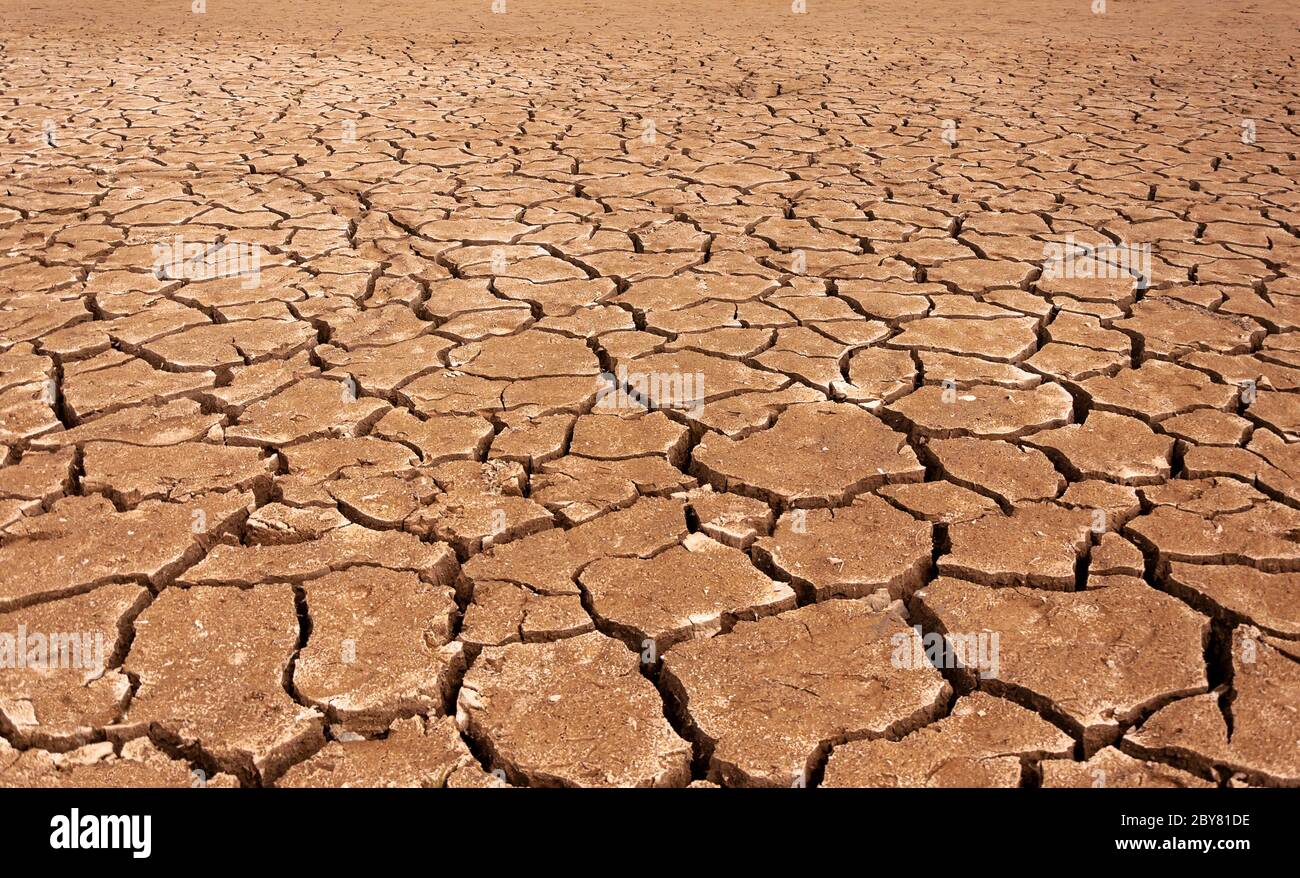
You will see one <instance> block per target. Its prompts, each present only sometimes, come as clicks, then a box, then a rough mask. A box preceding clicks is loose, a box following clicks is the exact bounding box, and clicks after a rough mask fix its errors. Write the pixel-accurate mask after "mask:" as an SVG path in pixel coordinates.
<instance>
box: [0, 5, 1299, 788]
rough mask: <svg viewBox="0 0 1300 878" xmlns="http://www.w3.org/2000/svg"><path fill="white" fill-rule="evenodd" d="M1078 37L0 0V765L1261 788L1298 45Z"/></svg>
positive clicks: (1293, 685) (1124, 24) (660, 9)
mask: <svg viewBox="0 0 1300 878" xmlns="http://www.w3.org/2000/svg"><path fill="white" fill-rule="evenodd" d="M927 6H933V7H934V8H929V9H927V8H924V7H927ZM1100 6H1101V9H1100V10H1098V8H1097V7H1098V3H1092V4H1090V3H1089V2H1087V0H1071V2H1068V3H1065V2H1040V0H1008V2H1000V3H992V2H971V0H956V2H950V3H943V4H905V3H881V2H861V3H860V2H847V0H807V2H806V4H805V3H800V2H795V3H793V4H791V3H786V2H782V0H761V2H760V0H737V2H729V3H724V2H719V0H689V2H688V0H670V2H669V0H666V2H657V3H652V4H643V3H631V2H624V0H610V2H603V3H596V2H579V0H555V2H545V3H543V2H541V0H506V2H502V0H498V2H497V3H495V4H494V3H492V2H491V0H473V2H456V3H451V2H434V3H413V2H397V3H392V4H381V5H380V6H373V5H371V6H365V5H364V4H351V3H318V2H311V3H308V2H289V0H268V2H260V3H251V2H248V0H208V2H206V4H205V3H203V2H202V0H200V2H197V3H195V4H193V5H192V4H191V3H190V2H189V0H169V2H165V3H163V2H140V0H122V2H119V3H114V4H92V5H83V4H72V3H54V4H45V5H43V6H35V7H33V6H32V5H30V4H19V3H16V2H12V0H3V2H0V169H2V173H3V177H2V178H0V464H2V466H0V785H3V786H137V785H138V786H171V785H178V786H190V785H195V784H206V785H211V786H272V785H276V786H430V787H443V786H446V787H483V786H492V787H508V786H583V787H586V786H696V787H707V786H745V785H763V786H828V787H830V786H836V787H843V786H1010V787H1015V786H1028V787H1039V786H1042V787H1052V786H1091V787H1104V786H1112V787H1121V786H1178V787H1203V786H1296V785H1300V739H1298V737H1297V730H1300V716H1298V715H1297V712H1298V711H1300V239H1298V236H1300V182H1298V180H1297V177H1298V174H1300V158H1298V157H1297V153H1298V152H1300V142H1298V141H1297V134H1298V133H1300V121H1297V115H1296V113H1297V108H1300V84H1298V82H1300V81H1298V80H1297V76H1296V74H1297V39H1296V37H1297V19H1298V15H1297V10H1296V8H1295V7H1294V6H1293V5H1290V4H1287V3H1285V2H1282V0H1253V2H1251V0H1235V2H1209V0H1192V2H1186V3H1175V2H1172V0H1153V2H1136V0H1105V2H1102V3H1100ZM363 7H364V8H363ZM494 7H495V8H494Z"/></svg>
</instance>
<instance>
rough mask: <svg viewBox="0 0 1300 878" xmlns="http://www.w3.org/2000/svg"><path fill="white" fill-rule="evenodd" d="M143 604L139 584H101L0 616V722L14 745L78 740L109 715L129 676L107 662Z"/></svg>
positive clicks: (127, 688)
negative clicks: (59, 598) (74, 594)
mask: <svg viewBox="0 0 1300 878" xmlns="http://www.w3.org/2000/svg"><path fill="white" fill-rule="evenodd" d="M148 602H149V592H148V590H147V589H145V588H143V587H141V586H139V585H135V584H120V585H105V586H102V587H100V588H97V589H94V590H93V591H90V592H87V593H86V594H80V595H76V596H74V597H70V598H65V599H63V600H58V601H49V602H47V603H41V604H36V605H34V606H30V607H23V608H21V609H17V610H13V611H11V612H8V613H0V727H3V728H4V729H5V730H6V732H7V733H8V734H9V736H10V738H11V739H12V740H13V741H14V742H15V743H18V744H20V745H25V746H40V747H53V746H67V745H69V744H79V743H85V742H88V741H89V740H91V738H92V736H93V734H94V733H95V731H96V730H97V729H102V728H104V727H105V726H108V725H110V724H111V723H113V722H115V721H116V720H117V718H118V716H119V714H120V712H121V710H122V708H123V707H125V706H126V703H127V701H128V700H129V699H130V694H131V681H130V680H128V679H127V677H126V675H125V674H123V673H122V672H121V671H120V670H118V669H116V668H113V667H111V662H113V661H115V660H116V659H118V658H119V657H120V656H119V655H118V654H119V652H120V651H121V650H122V649H123V648H124V647H125V645H126V643H127V640H128V637H129V628H130V624H131V620H132V619H133V618H134V617H135V615H136V614H137V613H138V612H139V611H140V610H141V609H142V608H143V607H144V606H145V605H146V604H147V603H148Z"/></svg>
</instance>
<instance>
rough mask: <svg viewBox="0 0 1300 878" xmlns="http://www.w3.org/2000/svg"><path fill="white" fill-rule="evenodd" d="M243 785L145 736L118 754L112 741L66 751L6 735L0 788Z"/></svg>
mask: <svg viewBox="0 0 1300 878" xmlns="http://www.w3.org/2000/svg"><path fill="white" fill-rule="evenodd" d="M196 786H203V787H237V786H239V781H237V780H236V779H235V778H233V777H231V776H230V775H228V774H221V773H219V774H216V775H213V776H212V777H208V776H207V774H206V773H205V772H203V771H201V770H199V769H195V768H191V767H190V766H189V765H188V764H187V763H185V762H182V761H180V760H179V759H172V758H171V757H169V756H168V755H167V754H165V753H163V752H162V751H161V750H159V749H158V748H157V747H155V746H154V745H153V744H152V743H151V742H150V741H149V740H147V739H145V738H136V739H134V740H132V741H127V742H126V743H125V744H123V745H122V752H121V753H116V752H114V749H113V742H112V741H100V742H99V743H96V744H87V745H85V746H84V747H78V748H77V749H75V750H70V751H68V752H66V753H50V752H49V751H47V750H37V749H31V750H22V751H19V750H15V749H13V748H12V747H10V746H9V742H7V741H5V740H3V739H0V787H43V788H63V789H121V788H123V787H148V788H165V787H170V788H177V789H189V788H192V787H196Z"/></svg>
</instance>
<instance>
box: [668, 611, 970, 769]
mask: <svg viewBox="0 0 1300 878" xmlns="http://www.w3.org/2000/svg"><path fill="white" fill-rule="evenodd" d="M895 635H898V637H899V638H902V640H903V641H904V642H911V641H919V638H918V637H917V635H916V633H915V631H914V629H911V628H909V627H907V624H906V623H905V622H903V621H902V620H901V619H900V618H899V617H898V616H896V615H894V614H893V613H891V612H880V611H875V610H873V609H872V608H871V607H870V606H869V605H868V603H867V602H866V601H861V600H835V601H828V602H826V603H824V604H813V605H811V606H807V607H803V608H801V609H798V610H792V611H790V612H788V613H781V614H779V615H776V616H771V617H768V618H766V619H761V620H759V621H757V622H742V623H740V624H739V625H737V626H736V627H735V628H734V629H732V631H731V632H730V633H728V634H724V635H721V636H719V637H714V638H711V639H708V640H697V641H692V642H690V643H683V644H681V645H679V646H677V647H676V648H675V649H673V650H672V651H671V652H669V653H668V655H667V656H665V657H664V667H663V671H662V674H661V679H662V682H663V684H664V686H665V687H666V688H667V690H668V691H669V692H670V693H671V694H672V696H673V698H674V699H675V700H676V702H677V707H678V709H680V711H681V712H682V714H683V715H684V717H685V718H686V719H687V720H688V721H689V724H690V727H691V729H692V734H693V735H695V736H697V737H698V741H699V742H700V744H701V745H702V746H703V747H704V750H705V752H706V753H707V754H708V759H709V777H710V779H711V780H714V781H718V782H721V783H723V784H724V785H727V786H792V785H796V784H804V783H807V780H808V777H809V775H810V773H811V772H812V770H813V768H814V767H815V766H816V764H817V762H818V761H819V760H820V759H821V758H822V757H823V756H824V754H825V753H826V752H827V751H828V750H829V749H830V748H831V746H832V745H835V744H840V743H844V742H846V741H851V740H856V739H859V738H882V737H898V736H901V735H903V734H906V733H907V732H909V731H911V730H912V729H915V728H916V727H918V726H920V725H923V724H925V723H927V722H929V721H930V720H932V719H934V718H935V717H936V716H937V715H938V714H939V712H940V711H941V710H942V708H943V707H944V705H946V704H947V700H948V697H949V694H950V691H951V690H950V689H949V687H948V684H947V683H945V682H944V680H943V678H942V677H941V676H940V675H939V672H938V671H936V670H935V669H934V668H933V667H931V666H930V665H928V664H925V665H923V666H916V667H912V666H907V665H904V666H899V665H898V664H896V663H895V662H894V661H893V656H894V654H895V647H896V644H895V643H894V642H892V641H894V640H895V639H896V638H895ZM914 645H917V648H918V649H919V644H914Z"/></svg>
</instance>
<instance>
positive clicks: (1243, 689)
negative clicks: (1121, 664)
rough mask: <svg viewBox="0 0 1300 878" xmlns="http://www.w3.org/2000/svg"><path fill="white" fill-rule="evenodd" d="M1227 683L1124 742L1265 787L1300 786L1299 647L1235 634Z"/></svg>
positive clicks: (1171, 709)
mask: <svg viewBox="0 0 1300 878" xmlns="http://www.w3.org/2000/svg"><path fill="white" fill-rule="evenodd" d="M1231 661H1232V683H1231V688H1230V690H1229V691H1228V692H1212V693H1209V694H1206V695H1196V696H1193V697H1191V698H1184V699H1182V700H1181V701H1176V702H1174V703H1173V704H1170V705H1169V706H1168V707H1165V708H1163V709H1161V710H1159V711H1157V712H1156V713H1155V714H1154V715H1152V716H1151V717H1150V718H1149V719H1147V721H1146V722H1144V723H1143V724H1142V726H1141V727H1140V728H1138V729H1135V730H1133V731H1131V732H1129V734H1128V735H1127V736H1126V740H1127V741H1130V742H1132V745H1133V747H1134V749H1135V750H1136V751H1138V752H1142V753H1145V754H1149V755H1151V756H1154V757H1159V758H1164V759H1174V760H1178V762H1179V764H1186V765H1189V766H1194V767H1196V768H1198V769H1200V771H1201V772H1202V773H1206V772H1208V771H1210V770H1211V769H1212V768H1215V767H1223V768H1225V769H1226V770H1227V771H1229V772H1233V773H1239V774H1241V775H1244V776H1245V777H1246V779H1247V780H1248V781H1249V782H1251V783H1257V784H1265V785H1268V786H1295V785H1297V784H1300V733H1297V720H1298V719H1300V717H1297V713H1300V707H1297V705H1300V647H1298V646H1297V645H1296V643H1295V641H1282V640H1277V639H1274V638H1271V637H1262V636H1260V634H1259V632H1258V631H1256V630H1255V629H1251V628H1238V629H1237V630H1236V631H1235V632H1234V634H1233V638H1232V656H1231Z"/></svg>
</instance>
